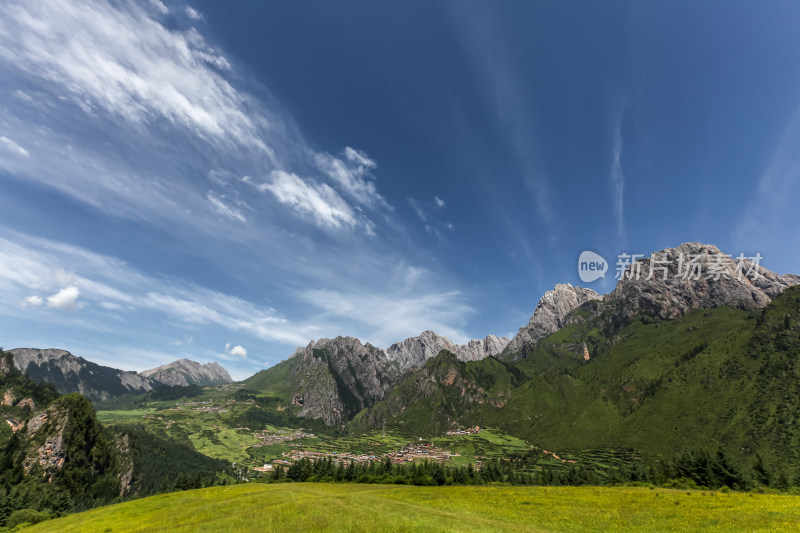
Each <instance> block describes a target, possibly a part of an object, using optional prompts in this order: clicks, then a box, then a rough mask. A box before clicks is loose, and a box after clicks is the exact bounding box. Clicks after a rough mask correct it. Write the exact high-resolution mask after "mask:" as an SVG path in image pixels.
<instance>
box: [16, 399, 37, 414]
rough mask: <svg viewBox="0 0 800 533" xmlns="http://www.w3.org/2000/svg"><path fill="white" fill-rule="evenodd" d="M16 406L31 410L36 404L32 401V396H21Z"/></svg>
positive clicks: (33, 409) (34, 408)
mask: <svg viewBox="0 0 800 533" xmlns="http://www.w3.org/2000/svg"><path fill="white" fill-rule="evenodd" d="M17 407H22V408H24V409H28V410H29V411H31V412H33V411H35V410H36V404H35V403H34V402H33V398H23V399H22V400H20V401H19V403H18V404H17Z"/></svg>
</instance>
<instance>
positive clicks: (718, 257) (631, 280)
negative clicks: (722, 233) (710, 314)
mask: <svg viewBox="0 0 800 533" xmlns="http://www.w3.org/2000/svg"><path fill="white" fill-rule="evenodd" d="M798 283H800V277H798V276H795V275H793V274H788V275H785V276H781V275H778V274H776V273H774V272H771V271H769V270H767V269H766V268H764V267H762V266H760V265H755V264H754V263H753V262H751V261H750V260H748V259H744V260H737V259H736V258H732V257H731V256H728V255H726V254H723V253H722V252H721V251H720V250H719V248H717V247H716V246H713V245H710V244H702V243H699V242H687V243H683V244H681V245H680V246H677V247H675V248H667V249H664V250H661V251H659V252H655V253H654V254H653V255H652V256H651V257H644V258H640V259H638V260H637V261H636V262H635V264H633V265H631V266H629V267H628V268H627V270H626V272H625V274H624V275H623V276H622V277H621V279H620V280H619V282H618V283H617V286H616V288H615V289H614V290H613V291H612V292H611V293H610V294H609V295H608V296H607V299H608V301H609V302H610V303H613V307H614V316H615V318H616V319H618V320H622V321H625V320H629V319H631V318H632V317H634V316H636V315H637V314H639V313H647V314H649V315H651V316H653V317H654V318H658V319H670V318H676V317H679V316H682V315H684V314H686V313H687V312H689V311H690V310H691V309H697V308H709V307H718V306H722V305H725V306H730V307H736V308H739V309H745V310H753V309H760V308H762V307H764V306H766V305H767V304H768V303H769V302H770V301H772V299H773V298H775V297H776V296H778V295H779V294H780V293H782V292H783V291H784V289H786V288H787V287H790V286H792V285H797V284H798Z"/></svg>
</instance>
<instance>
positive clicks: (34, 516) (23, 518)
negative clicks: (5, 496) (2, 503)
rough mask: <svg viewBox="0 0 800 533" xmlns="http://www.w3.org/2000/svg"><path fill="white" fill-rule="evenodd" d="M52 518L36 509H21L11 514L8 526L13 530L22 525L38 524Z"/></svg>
mask: <svg viewBox="0 0 800 533" xmlns="http://www.w3.org/2000/svg"><path fill="white" fill-rule="evenodd" d="M49 518H50V515H49V514H47V513H44V512H42V511H37V510H36V509H19V510H18V511H14V512H13V513H11V516H9V517H8V522H7V523H6V526H7V527H8V528H9V529H13V528H15V527H17V526H18V525H20V524H38V523H39V522H43V521H45V520H47V519H49Z"/></svg>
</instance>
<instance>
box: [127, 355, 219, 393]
mask: <svg viewBox="0 0 800 533" xmlns="http://www.w3.org/2000/svg"><path fill="white" fill-rule="evenodd" d="M139 374H140V375H142V376H144V377H147V378H150V379H152V380H153V381H157V382H159V383H161V384H163V385H168V386H170V387H175V386H181V387H187V386H189V385H200V386H203V387H205V386H211V385H222V384H224V383H231V382H232V381H233V379H231V376H230V374H228V371H227V370H225V369H224V368H223V367H222V366H221V365H220V364H219V363H217V362H212V363H205V364H200V363H198V362H196V361H192V360H191V359H178V360H177V361H173V362H172V363H169V364H167V365H161V366H159V367H156V368H151V369H150V370H144V371H142V372H140V373H139Z"/></svg>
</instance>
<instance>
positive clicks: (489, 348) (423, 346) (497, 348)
mask: <svg viewBox="0 0 800 533" xmlns="http://www.w3.org/2000/svg"><path fill="white" fill-rule="evenodd" d="M506 344H508V339H507V338H505V337H497V336H495V335H489V336H487V337H486V338H485V339H483V340H477V339H473V340H471V341H469V342H468V343H467V344H456V343H454V342H453V341H451V340H450V339H448V338H447V337H443V336H441V335H439V334H437V333H436V332H433V331H430V330H427V331H423V332H422V333H420V334H419V335H418V336H416V337H409V338H408V339H406V340H404V341H402V342H396V343H394V344H392V345H391V346H390V347H389V348H387V350H386V356H387V357H388V358H389V360H390V361H394V362H396V363H398V364H399V365H400V368H401V369H402V370H403V371H406V370H410V369H412V368H419V367H421V366H422V365H424V364H425V361H427V360H429V359H432V358H434V357H436V356H437V355H438V354H439V352H441V351H442V350H448V351H450V352H452V353H453V354H455V356H456V357H457V358H458V359H459V360H461V361H478V360H480V359H483V358H485V357H489V356H494V355H498V354H499V353H500V352H502V351H503V348H505V347H506Z"/></svg>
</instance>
